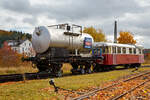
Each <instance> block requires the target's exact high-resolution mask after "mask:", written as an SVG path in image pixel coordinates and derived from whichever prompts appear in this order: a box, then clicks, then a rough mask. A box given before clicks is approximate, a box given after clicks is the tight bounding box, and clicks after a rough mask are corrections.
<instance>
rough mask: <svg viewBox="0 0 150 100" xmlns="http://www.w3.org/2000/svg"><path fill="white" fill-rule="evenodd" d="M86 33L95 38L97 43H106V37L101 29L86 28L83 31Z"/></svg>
mask: <svg viewBox="0 0 150 100" xmlns="http://www.w3.org/2000/svg"><path fill="white" fill-rule="evenodd" d="M83 32H84V33H88V34H90V35H91V36H92V37H93V38H94V41H95V42H102V41H103V42H105V41H106V37H105V35H104V34H103V32H102V30H101V29H97V30H96V29H95V28H94V27H92V26H91V27H85V28H84V30H83Z"/></svg>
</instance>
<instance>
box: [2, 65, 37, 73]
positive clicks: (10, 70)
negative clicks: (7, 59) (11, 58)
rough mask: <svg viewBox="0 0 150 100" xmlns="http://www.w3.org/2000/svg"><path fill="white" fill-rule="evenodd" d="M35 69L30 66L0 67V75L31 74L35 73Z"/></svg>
mask: <svg viewBox="0 0 150 100" xmlns="http://www.w3.org/2000/svg"><path fill="white" fill-rule="evenodd" d="M37 71H38V69H37V68H33V67H32V66H20V67H0V75H5V74H21V73H29V72H30V73H32V72H37Z"/></svg>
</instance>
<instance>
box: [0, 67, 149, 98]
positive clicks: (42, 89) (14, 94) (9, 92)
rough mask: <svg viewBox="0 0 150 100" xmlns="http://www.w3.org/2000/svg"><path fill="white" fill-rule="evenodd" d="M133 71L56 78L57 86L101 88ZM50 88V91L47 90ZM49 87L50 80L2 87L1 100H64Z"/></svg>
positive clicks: (76, 88)
mask: <svg viewBox="0 0 150 100" xmlns="http://www.w3.org/2000/svg"><path fill="white" fill-rule="evenodd" d="M132 70H133V69H127V70H114V71H110V72H101V73H94V74H87V75H76V76H67V77H61V78H55V79H54V80H55V83H56V86H59V87H62V88H65V89H72V90H78V89H86V88H89V87H91V86H100V85H101V84H102V83H104V82H108V81H111V80H115V79H117V78H119V77H122V76H125V75H129V74H131V73H133V72H131V71H132ZM144 70H150V67H144V68H140V69H139V71H144ZM48 88H50V91H49V90H47V89H48ZM52 91H53V87H52V86H50V85H49V79H44V80H31V81H26V82H25V83H23V82H17V83H14V84H8V85H2V84H1V85H0V100H52V98H53V99H54V98H55V99H54V100H57V99H58V100H62V98H63V95H60V94H56V93H54V92H52Z"/></svg>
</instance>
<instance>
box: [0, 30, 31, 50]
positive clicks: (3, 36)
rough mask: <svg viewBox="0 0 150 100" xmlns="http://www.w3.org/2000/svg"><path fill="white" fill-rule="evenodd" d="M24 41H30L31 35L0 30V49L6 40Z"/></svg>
mask: <svg viewBox="0 0 150 100" xmlns="http://www.w3.org/2000/svg"><path fill="white" fill-rule="evenodd" d="M25 39H29V40H31V34H29V33H23V32H19V31H5V30H0V48H1V47H2V46H3V42H4V41H6V40H25Z"/></svg>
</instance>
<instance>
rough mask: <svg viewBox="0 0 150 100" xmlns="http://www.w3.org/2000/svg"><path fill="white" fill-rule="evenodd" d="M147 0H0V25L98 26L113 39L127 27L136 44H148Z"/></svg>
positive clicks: (149, 12) (149, 7) (25, 28)
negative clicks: (114, 35) (114, 32)
mask: <svg viewBox="0 0 150 100" xmlns="http://www.w3.org/2000/svg"><path fill="white" fill-rule="evenodd" d="M149 18H150V0H0V29H18V30H23V31H25V32H30V33H32V31H33V30H34V27H35V26H40V25H51V24H59V23H66V22H69V23H74V24H79V25H82V26H86V27H88V26H94V27H96V28H101V29H102V30H103V32H104V33H105V35H106V36H107V39H108V40H111V41H113V24H114V20H115V19H116V20H117V21H118V31H121V30H122V31H130V32H132V33H133V34H134V37H135V39H136V40H137V41H138V44H142V45H144V47H146V48H150V44H149V43H150V39H149V38H150V36H149V33H150V20H149Z"/></svg>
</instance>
